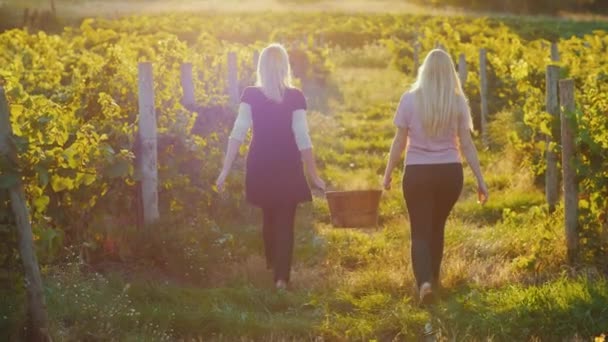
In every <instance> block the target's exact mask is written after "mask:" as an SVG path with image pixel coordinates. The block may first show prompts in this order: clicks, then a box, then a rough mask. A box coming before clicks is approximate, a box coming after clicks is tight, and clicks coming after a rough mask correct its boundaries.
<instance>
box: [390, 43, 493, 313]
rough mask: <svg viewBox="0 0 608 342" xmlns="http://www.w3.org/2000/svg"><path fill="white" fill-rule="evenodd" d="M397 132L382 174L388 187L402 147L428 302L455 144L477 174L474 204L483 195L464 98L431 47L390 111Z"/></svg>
mask: <svg viewBox="0 0 608 342" xmlns="http://www.w3.org/2000/svg"><path fill="white" fill-rule="evenodd" d="M394 123H395V125H396V126H397V133H396V135H395V138H394V140H393V144H392V146H391V151H390V157H389V161H388V165H387V166H386V172H385V174H384V188H385V189H386V190H389V189H390V187H391V181H392V176H391V174H392V171H393V170H394V169H395V167H396V166H397V164H398V163H399V160H400V158H401V154H402V153H403V151H404V150H405V149H406V146H407V154H406V159H405V173H404V176H403V193H404V197H405V203H406V206H407V209H408V213H409V217H410V225H411V236H412V238H411V240H412V248H411V249H412V264H413V269H414V276H415V278H416V283H417V285H418V289H419V294H420V301H421V303H422V304H429V303H431V302H432V301H433V298H434V296H433V290H434V289H436V288H437V287H438V285H439V269H440V266H441V258H442V256H443V236H444V230H445V223H446V220H447V218H448V215H449V214H450V211H451V210H452V208H453V207H454V204H455V203H456V201H457V200H458V197H459V196H460V192H461V191H462V185H463V172H462V163H461V157H460V153H459V149H460V151H461V152H462V154H463V155H464V157H465V158H466V160H467V162H468V164H469V165H470V166H471V168H472V170H473V173H474V174H475V177H476V178H477V193H478V199H479V202H480V203H482V204H483V203H485V202H486V201H487V199H488V188H487V186H486V184H485V182H484V179H483V175H482V174H481V168H480V166H479V159H478V158H477V150H476V148H475V145H474V144H473V140H472V138H471V130H472V128H473V123H472V120H471V114H470V110H469V106H468V103H467V99H466V97H465V95H464V92H463V90H462V85H461V84H460V80H459V79H458V76H457V74H456V70H455V68H454V62H453V61H452V58H451V57H450V56H449V55H448V54H447V53H445V52H444V51H442V50H433V51H431V52H430V53H429V54H428V55H427V57H426V59H425V61H424V64H423V65H422V66H421V67H420V70H419V71H418V78H417V80H416V82H415V83H414V85H413V86H412V88H411V89H410V90H409V91H408V92H406V93H405V94H403V96H402V97H401V101H400V102H399V107H398V109H397V113H396V114H395V120H394Z"/></svg>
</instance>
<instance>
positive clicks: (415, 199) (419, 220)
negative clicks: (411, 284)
mask: <svg viewBox="0 0 608 342" xmlns="http://www.w3.org/2000/svg"><path fill="white" fill-rule="evenodd" d="M462 182H463V174H462V165H461V164H459V163H453V164H428V165H408V166H406V168H405V174H404V177H403V193H404V197H405V203H406V205H407V210H408V212H409V216H410V225H411V232H412V264H413V269H414V276H415V277H416V283H417V284H418V287H420V286H421V285H422V284H423V283H425V282H430V283H431V284H433V285H438V284H437V283H438V282H439V269H440V268H441V259H442V257H443V236H444V231H445V222H446V220H447V218H448V215H449V214H450V211H451V210H452V208H453V207H454V204H456V201H457V200H458V197H460V192H461V191H462Z"/></svg>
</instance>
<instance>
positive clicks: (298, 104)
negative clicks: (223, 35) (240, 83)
mask: <svg viewBox="0 0 608 342" xmlns="http://www.w3.org/2000/svg"><path fill="white" fill-rule="evenodd" d="M241 102H244V103H247V104H249V105H250V106H251V117H252V120H253V138H252V140H251V145H250V146H249V154H248V156H247V172H246V176H245V188H246V197H247V201H248V202H249V203H251V204H253V205H254V206H257V207H261V208H272V207H277V206H284V205H289V204H293V205H295V204H298V203H301V202H308V201H311V200H312V196H311V193H310V188H309V186H308V183H307V181H306V177H305V176H304V169H303V165H302V158H301V155H300V151H299V149H298V146H297V144H296V140H295V136H294V134H293V129H292V126H291V123H292V118H293V112H294V111H295V110H298V109H304V110H305V109H306V100H305V99H304V95H303V94H302V92H301V91H300V90H298V89H294V88H288V89H286V91H285V95H284V96H283V101H282V102H281V103H277V102H274V101H272V100H270V99H268V98H267V97H266V96H265V95H264V93H263V92H262V90H261V89H260V88H259V87H248V88H245V90H244V91H243V94H242V96H241Z"/></svg>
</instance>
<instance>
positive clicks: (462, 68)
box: [458, 53, 468, 88]
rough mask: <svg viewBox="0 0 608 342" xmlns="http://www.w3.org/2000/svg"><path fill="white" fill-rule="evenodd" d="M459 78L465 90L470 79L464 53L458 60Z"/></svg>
mask: <svg viewBox="0 0 608 342" xmlns="http://www.w3.org/2000/svg"><path fill="white" fill-rule="evenodd" d="M458 77H459V78H460V83H461V84H462V87H463V88H464V86H465V84H467V77H468V71H467V59H466V57H465V55H464V53H461V54H460V57H459V58H458Z"/></svg>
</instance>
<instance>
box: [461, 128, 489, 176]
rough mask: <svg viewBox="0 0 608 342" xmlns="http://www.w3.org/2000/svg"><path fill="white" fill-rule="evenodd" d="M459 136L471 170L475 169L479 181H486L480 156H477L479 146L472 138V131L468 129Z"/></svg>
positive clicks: (474, 172) (462, 150)
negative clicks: (476, 145)
mask: <svg viewBox="0 0 608 342" xmlns="http://www.w3.org/2000/svg"><path fill="white" fill-rule="evenodd" d="M459 136H460V150H461V152H462V154H463V155H464V157H465V159H466V160H467V163H468V164H469V166H470V167H471V170H473V174H474V175H475V178H477V183H482V182H484V179H483V175H482V174H481V166H480V164H479V158H478V156H477V148H476V147H475V143H474V142H473V139H472V138H471V133H470V132H468V131H467V132H461V133H460V135H459Z"/></svg>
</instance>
